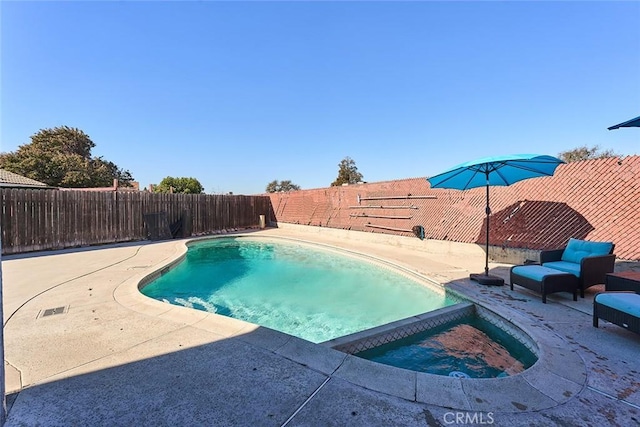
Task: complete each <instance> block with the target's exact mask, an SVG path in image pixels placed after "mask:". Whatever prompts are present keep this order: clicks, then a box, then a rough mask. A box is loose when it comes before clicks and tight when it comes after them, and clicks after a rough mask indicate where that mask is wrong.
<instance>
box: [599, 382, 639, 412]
mask: <svg viewBox="0 0 640 427" xmlns="http://www.w3.org/2000/svg"><path fill="white" fill-rule="evenodd" d="M586 388H587V389H589V390H591V391H593V392H595V393H598V394H601V395H603V396H605V397H608V398H609V399H611V400H615V401H616V402H619V403H622V404H625V405H629V406H631V407H632V408H635V409H640V406H639V405H636V404H635V403H631V402H628V401H626V400H624V399H619V398H618V397H616V396H613V395H612V394H609V393H607V392H604V391H602V390H598V389H597V388H595V387H592V386H587V387H586Z"/></svg>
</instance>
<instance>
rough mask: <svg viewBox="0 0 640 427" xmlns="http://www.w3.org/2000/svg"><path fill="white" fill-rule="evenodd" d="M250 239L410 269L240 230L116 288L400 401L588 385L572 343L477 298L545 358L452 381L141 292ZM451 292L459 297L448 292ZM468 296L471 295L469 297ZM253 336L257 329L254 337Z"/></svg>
mask: <svg viewBox="0 0 640 427" xmlns="http://www.w3.org/2000/svg"><path fill="white" fill-rule="evenodd" d="M245 236H248V237H251V238H257V239H269V240H274V239H275V240H287V241H298V242H303V243H306V244H311V245H316V246H320V247H325V248H331V249H334V250H336V251H338V252H343V253H350V254H351V255H362V256H363V257H365V258H367V259H370V260H375V259H379V260H382V261H384V263H385V264H386V265H390V266H396V267H397V268H398V269H399V271H405V272H406V271H407V269H406V268H405V267H403V266H401V265H399V264H397V263H395V262H393V261H390V260H385V259H384V258H379V257H374V256H371V255H368V254H365V253H361V252H359V251H356V250H344V249H343V248H340V247H337V246H333V245H329V244H326V243H320V244H318V243H316V242H313V240H310V239H309V240H307V239H299V238H290V237H283V236H272V235H270V236H259V235H256V234H253V233H243V232H239V233H233V234H226V235H216V236H205V237H199V238H194V239H189V240H186V241H179V242H175V245H176V246H175V255H174V256H172V257H170V258H168V259H165V260H162V261H161V265H158V266H157V268H155V269H154V270H153V271H152V272H151V273H148V272H144V273H141V274H139V275H136V276H133V277H131V278H129V279H128V280H126V281H125V282H123V283H121V284H120V285H119V286H117V287H116V288H115V290H114V294H113V296H114V298H115V300H116V301H117V302H118V303H120V304H121V305H122V306H124V307H127V308H129V309H131V310H133V311H136V312H138V313H141V314H144V315H148V316H155V317H158V318H162V319H165V320H171V321H174V322H177V323H179V324H182V325H187V326H191V327H194V328H198V329H202V330H206V331H209V332H212V333H214V334H216V335H219V336H221V337H223V338H230V337H235V338H238V339H241V340H243V341H245V342H247V343H249V344H251V345H254V346H257V347H260V348H262V349H265V350H267V351H271V352H273V353H275V354H278V355H280V356H282V357H284V358H286V359H288V360H291V361H293V362H296V363H299V364H301V365H305V366H308V367H309V368H311V369H314V370H316V371H318V372H320V373H322V374H325V375H327V376H328V377H330V378H331V377H334V378H340V379H343V380H345V381H348V382H350V383H352V384H355V385H358V386H361V387H364V388H366V389H369V390H373V391H377V392H380V393H384V394H388V395H391V396H396V397H400V398H403V399H406V400H409V401H413V402H420V403H426V404H431V405H436V406H440V407H443V408H450V409H457V410H465V411H502V412H523V411H539V410H543V409H548V408H551V407H554V406H557V405H561V404H563V403H566V402H567V401H569V400H571V399H572V398H574V397H575V396H576V395H578V394H579V393H580V392H581V391H582V390H583V389H584V388H585V387H586V385H587V371H586V365H585V363H584V361H583V360H582V358H581V357H580V356H579V355H578V354H577V353H575V352H573V351H571V350H569V349H568V348H567V346H566V342H565V341H564V340H563V339H562V338H561V337H559V336H558V335H557V334H555V333H554V332H553V331H551V330H549V329H548V328H546V327H545V326H544V325H542V324H540V323H535V322H532V321H531V320H529V319H526V318H524V317H522V316H519V315H518V314H517V313H514V312H512V311H508V310H506V309H505V308H503V307H499V306H498V307H492V308H489V307H487V306H486V305H485V304H484V303H482V302H480V301H473V303H474V304H475V305H476V308H477V309H478V310H479V313H485V314H487V315H489V313H491V315H497V316H499V317H500V318H502V319H504V320H505V321H506V322H509V324H512V325H513V326H515V327H516V328H518V329H520V330H522V331H524V333H525V334H526V335H527V336H528V337H529V338H530V340H531V342H532V343H535V346H536V350H537V351H536V354H537V355H538V361H537V362H536V363H535V364H534V365H533V366H532V367H530V368H529V369H527V370H525V371H523V372H521V373H519V374H516V375H513V376H509V377H504V378H495V379H469V378H453V377H445V376H440V375H433V374H427V373H422V372H414V371H408V370H405V369H401V368H396V367H392V366H388V365H382V364H379V363H375V362H371V361H368V360H364V359H362V358H359V357H357V356H353V355H349V354H346V353H342V352H340V351H338V350H335V349H332V348H328V347H326V346H323V345H322V344H314V343H311V342H309V341H306V340H303V339H301V338H297V337H294V336H291V335H287V334H284V333H282V332H279V331H275V330H272V329H269V328H266V327H262V326H258V325H254V324H251V323H248V322H244V321H242V320H238V319H232V318H229V317H225V316H221V315H218V314H214V313H207V312H203V311H198V310H195V309H191V308H187V307H181V306H175V305H170V304H167V303H164V302H161V301H157V300H154V299H151V298H149V297H146V296H144V295H143V294H142V293H140V291H139V289H140V288H141V286H144V284H146V283H149V282H150V281H151V280H153V279H154V278H156V277H158V276H159V275H161V274H163V272H166V271H168V270H169V269H170V268H171V267H172V266H175V265H176V264H177V263H179V262H180V261H181V260H182V259H183V258H184V256H185V254H186V252H187V249H188V246H189V244H192V243H194V242H198V241H202V240H210V239H216V238H225V237H245ZM414 274H416V275H418V276H423V277H425V280H426V282H428V283H437V284H439V285H440V286H443V283H440V282H439V281H438V278H434V277H428V278H427V277H426V276H425V275H421V274H418V273H415V272H414ZM447 292H454V293H455V292H456V291H455V290H451V289H447ZM463 297H464V298H465V299H469V297H467V296H463ZM249 332H251V333H250V334H249Z"/></svg>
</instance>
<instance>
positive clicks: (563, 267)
mask: <svg viewBox="0 0 640 427" xmlns="http://www.w3.org/2000/svg"><path fill="white" fill-rule="evenodd" d="M542 265H543V267H547V268H553V269H554V270H560V271H563V272H565V273H571V274H573V275H574V276H576V277H578V278H580V263H578V264H576V263H575V262H567V261H551V262H545V263H544V264H542Z"/></svg>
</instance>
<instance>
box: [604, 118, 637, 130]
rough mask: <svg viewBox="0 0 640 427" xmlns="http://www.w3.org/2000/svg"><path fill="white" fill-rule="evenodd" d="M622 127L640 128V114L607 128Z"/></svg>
mask: <svg viewBox="0 0 640 427" xmlns="http://www.w3.org/2000/svg"><path fill="white" fill-rule="evenodd" d="M620 128H640V116H638V117H636V118H635V119H631V120H627V121H626V122H622V123H618V124H617V125H613V126H611V127H610V128H607V129H609V130H614V129H620Z"/></svg>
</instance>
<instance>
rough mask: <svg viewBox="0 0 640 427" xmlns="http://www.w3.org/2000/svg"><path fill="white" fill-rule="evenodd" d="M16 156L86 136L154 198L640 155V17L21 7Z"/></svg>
mask: <svg viewBox="0 0 640 427" xmlns="http://www.w3.org/2000/svg"><path fill="white" fill-rule="evenodd" d="M0 13H1V36H2V40H1V43H2V44H1V48H2V50H1V55H2V56H1V66H2V69H1V71H2V76H1V89H2V94H1V102H2V104H1V126H2V127H1V138H2V139H1V145H0V151H3V152H6V151H14V150H16V148H17V147H18V146H19V145H22V144H26V143H29V142H30V136H31V135H33V134H34V133H36V132H37V131H38V130H40V129H43V128H51V127H55V126H62V125H67V126H71V127H77V128H80V129H81V130H83V131H84V132H85V133H87V134H88V135H89V136H90V137H91V139H92V140H93V142H94V143H95V144H96V147H95V148H94V150H93V154H94V155H98V156H104V158H105V159H107V160H110V161H112V162H114V163H116V164H117V165H118V166H120V167H122V168H124V169H128V170H129V171H130V172H131V173H132V175H133V177H134V178H135V179H136V180H138V181H140V183H141V185H142V186H147V185H148V184H152V183H159V182H160V181H161V180H162V178H164V177H166V176H175V177H180V176H190V177H195V178H197V179H198V180H199V181H200V182H201V183H202V184H203V185H204V187H205V192H207V193H226V192H229V191H232V192H233V193H234V194H255V193H262V192H263V191H264V188H265V186H266V185H267V183H269V182H270V181H272V180H274V179H277V180H286V179H288V180H291V181H293V182H294V183H296V184H298V185H300V186H301V187H302V188H304V189H309V188H319V187H328V186H329V185H330V184H331V182H332V181H333V180H334V179H335V178H336V176H337V172H338V163H340V161H341V160H342V159H343V158H344V157H346V156H349V157H351V158H353V159H354V160H355V162H356V165H357V167H358V170H359V171H360V172H361V173H362V174H363V175H364V180H365V181H368V182H377V181H386V180H394V179H402V178H414V177H427V176H430V175H435V174H437V173H439V172H441V171H443V170H445V169H448V168H449V167H451V166H453V165H455V164H458V163H462V162H465V161H468V160H472V159H475V158H478V157H485V156H493V155H503V154H511V153H540V154H550V155H557V154H558V153H560V152H561V151H566V150H570V149H573V148H576V147H579V146H583V145H586V146H594V145H599V146H600V147H601V148H602V149H612V150H614V151H615V152H616V153H618V154H622V155H631V154H640V129H637V128H636V129H634V128H631V129H629V128H625V129H619V130H615V131H608V130H607V127H608V126H611V125H614V124H616V123H619V122H622V121H625V120H628V119H631V118H633V117H636V116H638V115H640V2H610V1H605V2H320V1H318V2H260V1H258V2H209V1H199V2H187V3H185V2H122V1H118V2H52V1H49V2H9V1H2V2H1V4H0Z"/></svg>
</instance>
